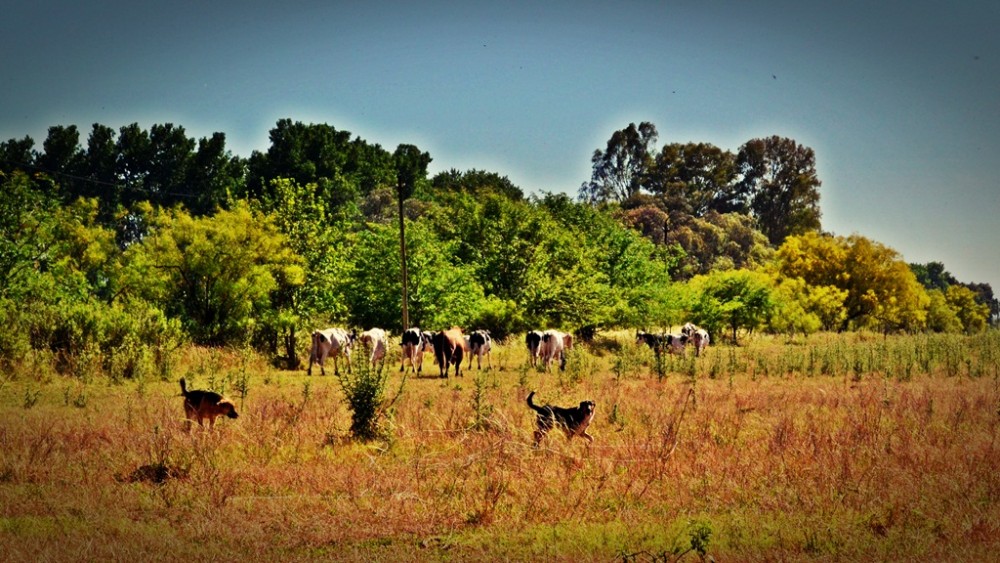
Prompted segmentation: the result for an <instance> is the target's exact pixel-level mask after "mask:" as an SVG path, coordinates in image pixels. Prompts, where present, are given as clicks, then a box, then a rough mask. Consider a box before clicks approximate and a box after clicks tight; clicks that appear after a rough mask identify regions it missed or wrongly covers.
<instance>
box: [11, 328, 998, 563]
mask: <svg viewBox="0 0 1000 563" xmlns="http://www.w3.org/2000/svg"><path fill="white" fill-rule="evenodd" d="M619 338H620V342H617V343H615V344H614V345H608V343H607V342H604V343H599V345H597V346H594V347H592V348H590V349H589V350H588V351H586V352H584V351H582V350H581V351H579V355H578V357H577V358H576V359H575V360H574V359H573V358H571V359H570V361H569V362H568V366H567V367H568V369H567V372H564V373H561V374H560V373H552V374H543V373H540V372H538V371H537V370H535V369H529V370H525V369H524V368H523V367H522V366H523V365H524V363H525V362H526V357H525V355H524V353H523V351H522V350H521V345H520V344H518V343H512V344H510V345H508V346H504V345H499V346H497V347H496V351H495V355H494V365H495V366H497V368H498V369H496V370H494V371H490V372H485V373H484V374H480V373H479V372H477V371H476V370H469V371H468V372H467V373H466V375H465V376H464V377H463V378H450V379H448V380H441V379H438V378H436V377H423V378H416V377H413V376H410V377H409V378H408V379H407V381H406V382H405V384H404V387H403V394H402V396H401V397H400V398H399V400H398V401H397V402H396V403H395V404H394V405H393V407H392V409H391V413H389V414H390V416H389V417H388V419H387V430H388V434H389V436H388V437H387V438H386V439H384V440H380V441H375V442H369V443H360V442H355V441H352V440H351V439H350V432H349V429H350V426H351V413H350V412H349V410H348V409H347V407H346V406H345V403H344V400H343V394H342V391H341V388H340V386H339V385H338V383H337V380H336V378H334V377H333V376H326V377H320V376H315V375H314V376H313V377H307V376H306V375H305V374H304V372H283V371H276V370H274V369H273V368H271V367H270V366H269V365H268V364H267V363H266V362H265V361H263V360H262V359H260V358H254V357H248V355H247V353H246V352H245V351H233V352H225V351H219V350H201V349H191V350H189V351H187V352H186V354H185V355H184V357H183V358H182V359H180V360H179V361H178V362H177V363H176V365H175V366H174V368H173V369H174V373H171V374H170V375H169V377H168V378H167V380H160V379H146V380H141V381H135V380H120V379H118V380H116V379H114V378H110V377H106V376H103V375H101V374H93V375H91V376H88V377H87V378H86V379H85V380H84V379H82V378H79V377H67V376H60V375H56V374H54V373H52V372H50V371H48V370H46V369H40V368H39V367H38V365H37V363H36V362H26V363H29V364H30V365H31V369H18V368H17V367H16V366H15V368H14V369H13V370H12V371H9V372H7V373H6V374H4V375H0V554H4V555H3V556H2V557H0V559H3V560H9V561H38V560H58V561H64V560H126V559H127V560H133V559H140V558H142V559H145V558H150V557H153V558H155V559H157V560H197V561H203V560H209V559H219V560H227V561H229V560H246V559H254V560H284V561H288V560H311V559H316V558H328V559H342V560H359V559H361V560H366V561H371V560H386V561H390V560H391V561H409V560H495V559H513V560H556V561H586V560H595V561H615V560H619V561H676V560H700V558H701V557H702V556H703V554H704V556H705V557H708V556H711V557H713V558H714V559H715V560H718V561H771V560H787V559H793V560H798V559H815V560H847V561H857V560H907V561H908V560H917V559H923V560H927V559H930V560H992V559H995V558H996V553H997V552H998V548H1000V472H997V471H996V469H995V468H996V467H998V466H1000V445H998V443H997V434H998V431H1000V370H998V363H1000V356H998V353H997V351H998V350H1000V338H998V335H997V333H996V332H992V333H988V334H987V335H982V336H976V337H950V336H907V337H889V338H884V337H882V336H874V335H853V334H852V335H816V336H814V337H812V338H810V339H809V340H807V341H800V342H797V343H786V342H785V341H784V340H780V339H778V340H772V339H770V338H764V337H760V338H756V339H751V341H750V342H749V344H747V345H744V346H742V347H738V348H734V347H728V346H715V347H712V348H709V349H708V351H707V353H706V355H705V356H704V357H702V358H699V359H698V360H697V361H692V359H691V358H686V359H679V358H676V357H668V358H667V359H666V365H664V366H661V367H662V368H663V369H664V370H665V371H664V373H665V375H664V376H663V377H660V374H659V370H658V369H657V368H656V366H655V365H654V363H653V358H652V355H651V354H649V353H648V350H643V349H636V348H634V347H633V346H632V345H631V343H630V342H628V336H627V335H625V334H624V333H623V334H622V335H620V336H619ZM386 365H387V368H391V367H392V363H391V362H387V364H386ZM500 366H503V369H500ZM181 376H184V377H186V378H187V379H188V382H189V385H190V386H192V387H194V388H207V387H211V388H214V389H216V390H219V391H222V392H224V393H226V394H228V395H229V396H230V397H232V398H233V399H234V400H235V401H236V404H237V407H238V409H239V410H240V418H239V419H236V420H229V419H226V420H220V421H219V423H218V424H217V425H216V428H215V431H213V432H209V431H207V430H197V429H196V430H194V431H192V432H191V433H185V432H184V431H183V430H182V427H183V425H182V416H183V409H182V408H181V403H180V398H179V396H178V394H179V386H178V385H177V381H176V380H177V379H179V378H180V377H181ZM399 382H400V380H399V376H398V373H396V372H395V371H394V372H393V375H392V377H391V378H390V381H389V387H390V388H391V389H395V388H396V386H398V384H399ZM531 389H537V390H538V398H537V399H536V400H538V399H540V400H541V401H542V402H551V403H553V404H560V405H572V404H575V403H577V402H579V401H580V400H583V399H593V400H595V401H597V404H598V411H597V418H596V420H595V422H594V425H593V426H592V427H591V433H592V434H594V435H595V436H596V438H597V440H596V442H595V443H594V445H592V446H590V447H587V445H586V443H585V442H583V441H579V440H574V441H572V442H568V441H567V440H565V438H564V437H563V436H562V435H561V434H560V433H552V434H551V435H550V436H549V437H548V438H547V439H546V441H545V442H544V443H543V446H542V448H539V449H537V450H535V449H533V448H532V447H531V432H532V430H533V427H532V425H533V414H532V413H531V411H529V410H528V409H527V407H526V405H525V404H524V399H525V397H526V395H527V393H528V391H529V390H531ZM154 476H155V477H154Z"/></svg>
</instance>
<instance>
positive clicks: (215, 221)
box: [123, 203, 304, 345]
mask: <svg viewBox="0 0 1000 563" xmlns="http://www.w3.org/2000/svg"><path fill="white" fill-rule="evenodd" d="M146 212H147V213H149V214H151V216H152V218H151V229H150V234H149V235H148V236H147V237H146V238H144V239H143V240H141V241H139V242H137V243H135V244H133V245H132V246H130V247H129V249H128V250H127V251H126V260H127V268H126V271H125V272H124V276H123V281H124V284H125V289H126V290H127V292H128V294H134V295H138V296H140V297H142V298H144V299H146V300H148V301H150V302H152V303H155V304H158V306H159V307H160V308H162V309H163V310H164V311H165V312H167V314H168V315H170V316H172V317H176V318H178V319H180V320H181V323H182V325H183V326H184V329H185V331H186V332H187V333H188V334H190V335H191V337H192V339H193V340H194V341H195V342H197V343H200V344H207V345H224V344H241V343H246V342H249V341H250V339H251V337H252V336H253V333H254V331H255V330H256V328H257V322H258V321H257V319H259V318H261V317H264V316H267V315H268V313H269V310H270V308H271V307H272V303H271V296H272V293H273V292H274V291H275V290H277V289H278V287H279V284H288V285H300V284H302V283H303V282H304V275H303V274H304V272H303V268H302V259H301V258H300V257H299V256H297V255H296V254H295V253H294V252H292V250H291V249H290V248H289V247H288V244H287V239H286V238H285V237H284V236H283V235H282V234H281V233H280V232H279V231H278V229H277V228H276V227H275V225H274V223H273V221H271V220H270V219H269V218H268V217H266V216H264V215H262V214H260V213H254V212H252V211H251V210H250V209H249V207H248V206H247V205H246V204H244V203H239V204H237V205H235V206H234V207H233V209H232V210H221V211H219V212H218V213H216V214H215V215H214V216H211V217H204V218H195V217H192V216H191V215H190V214H189V213H187V212H186V211H184V210H181V209H173V210H164V211H153V210H152V208H148V209H147V211H146Z"/></svg>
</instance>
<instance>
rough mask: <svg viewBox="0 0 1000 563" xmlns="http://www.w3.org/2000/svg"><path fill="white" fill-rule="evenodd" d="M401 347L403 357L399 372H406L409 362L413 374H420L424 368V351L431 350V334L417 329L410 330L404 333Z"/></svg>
mask: <svg viewBox="0 0 1000 563" xmlns="http://www.w3.org/2000/svg"><path fill="white" fill-rule="evenodd" d="M400 347H401V348H402V356H403V357H402V359H401V360H400V362H399V371H404V370H405V366H406V361H407V360H409V361H410V368H412V369H413V372H414V373H420V372H421V371H422V369H423V367H424V351H425V350H427V349H428V348H431V333H429V332H421V331H420V329H419V328H417V327H413V328H408V329H406V330H405V331H403V336H402V338H401V339H400Z"/></svg>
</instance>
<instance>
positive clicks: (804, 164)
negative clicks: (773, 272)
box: [736, 136, 821, 246]
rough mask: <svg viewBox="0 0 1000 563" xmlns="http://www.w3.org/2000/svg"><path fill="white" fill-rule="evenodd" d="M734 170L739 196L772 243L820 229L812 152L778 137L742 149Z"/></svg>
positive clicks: (814, 163)
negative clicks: (736, 174) (739, 177)
mask: <svg viewBox="0 0 1000 563" xmlns="http://www.w3.org/2000/svg"><path fill="white" fill-rule="evenodd" d="M736 167H737V173H738V174H739V175H740V176H741V177H742V179H741V180H740V181H739V182H738V185H737V193H738V194H740V197H742V198H746V200H747V201H749V203H750V210H751V212H752V213H753V216H754V218H755V219H756V220H757V225H758V227H759V228H760V230H761V231H762V232H763V233H764V234H765V235H767V238H768V240H770V241H771V244H773V245H775V246H777V245H780V244H781V243H782V242H784V240H785V238H787V237H788V236H790V235H800V234H803V233H806V232H808V231H815V230H819V228H820V210H819V187H820V184H821V182H820V180H819V177H818V176H817V174H816V155H815V154H814V153H813V150H812V149H811V148H809V147H806V146H803V145H800V144H798V143H796V142H795V141H793V140H792V139H788V138H783V137H778V136H773V137H769V138H767V139H753V140H751V141H748V142H747V143H746V144H744V145H743V146H742V147H741V148H740V151H739V154H738V155H737V157H736Z"/></svg>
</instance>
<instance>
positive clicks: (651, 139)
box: [580, 121, 658, 203]
mask: <svg viewBox="0 0 1000 563" xmlns="http://www.w3.org/2000/svg"><path fill="white" fill-rule="evenodd" d="M657 136H658V133H657V131H656V126H655V125H653V124H652V123H649V122H646V121H644V122H642V123H640V124H639V125H638V126H636V124H635V123H629V125H628V127H626V128H625V129H622V130H619V131H615V132H614V133H613V134H612V135H611V138H610V139H608V144H607V147H606V148H605V150H604V151H601V150H600V149H598V150H596V151H594V155H593V156H592V157H591V159H590V161H591V164H592V165H593V173H592V175H591V179H590V181H589V182H585V183H584V184H583V185H582V186H580V199H582V200H584V201H587V202H590V203H606V202H618V203H621V202H624V201H626V200H627V199H629V198H630V197H632V196H634V195H636V194H638V193H639V191H640V189H642V188H643V184H644V182H645V181H646V176H647V173H648V171H649V169H650V167H651V165H652V161H653V151H654V145H655V144H656V138H657Z"/></svg>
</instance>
